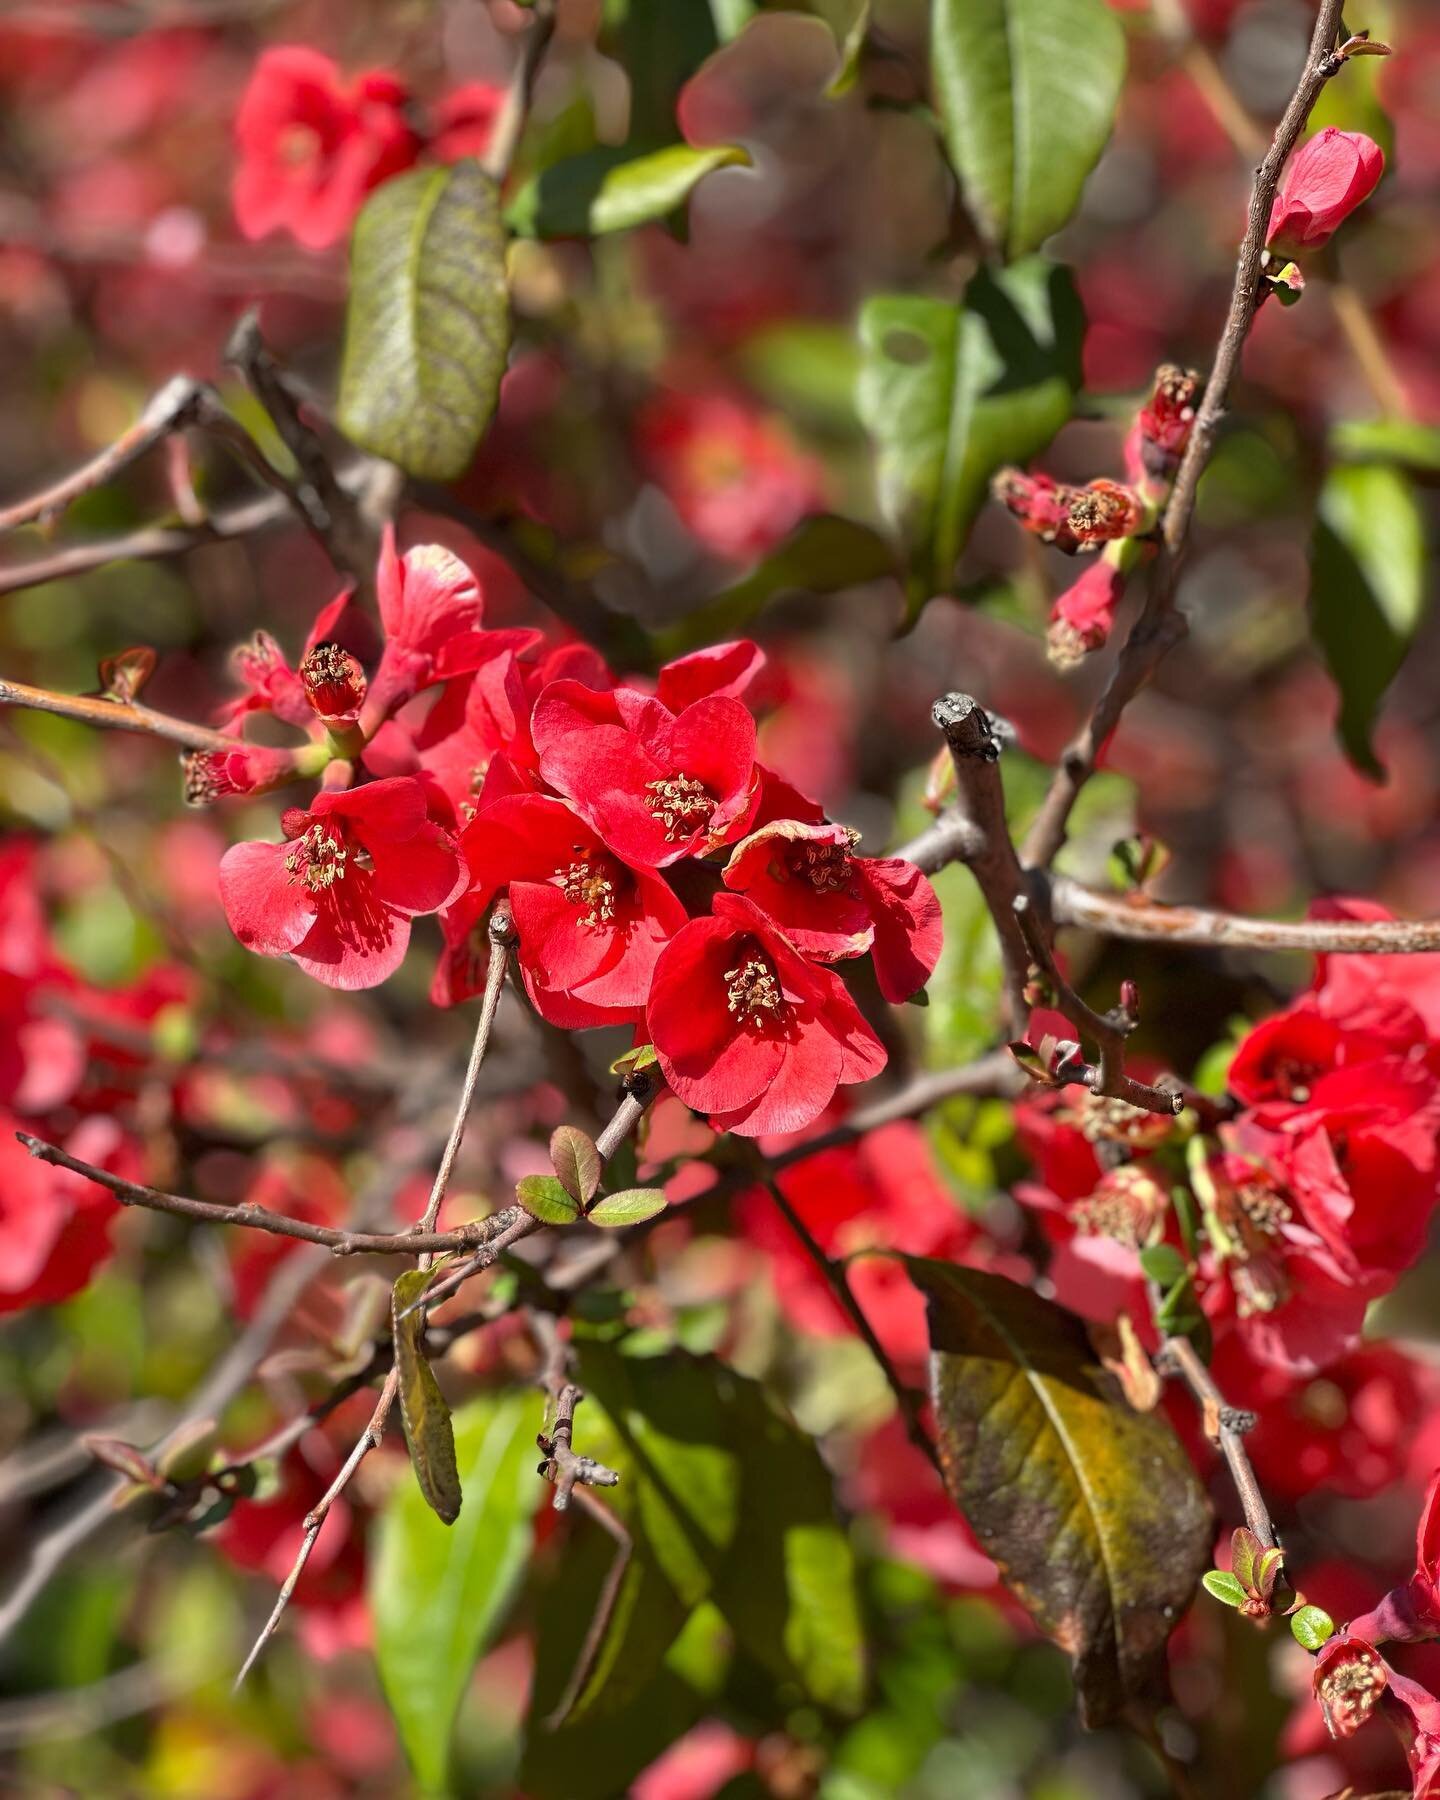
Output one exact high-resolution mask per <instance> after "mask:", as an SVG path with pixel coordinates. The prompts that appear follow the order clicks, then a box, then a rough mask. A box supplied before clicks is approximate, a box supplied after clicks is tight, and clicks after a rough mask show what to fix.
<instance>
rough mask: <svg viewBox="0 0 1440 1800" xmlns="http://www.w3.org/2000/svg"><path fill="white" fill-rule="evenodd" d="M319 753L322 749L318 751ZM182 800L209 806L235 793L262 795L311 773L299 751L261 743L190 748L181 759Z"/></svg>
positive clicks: (316, 771) (192, 804) (189, 803)
mask: <svg viewBox="0 0 1440 1800" xmlns="http://www.w3.org/2000/svg"><path fill="white" fill-rule="evenodd" d="M322 754H323V752H322ZM182 762H183V766H184V771H185V800H186V803H187V805H190V806H209V805H210V804H211V803H212V802H214V801H216V800H226V799H230V798H232V797H233V796H234V795H236V794H264V793H268V792H270V790H271V789H273V788H278V787H284V786H285V784H286V783H287V782H291V781H298V780H299V779H300V777H301V776H302V775H305V774H315V773H318V770H315V769H312V768H308V767H307V766H306V764H305V761H304V758H303V754H302V753H301V752H298V751H295V750H271V749H267V748H266V747H265V746H264V745H262V744H237V745H236V746H235V748H234V749H233V750H192V751H191V752H190V753H189V754H188V755H187V756H185V757H184V758H183V759H182Z"/></svg>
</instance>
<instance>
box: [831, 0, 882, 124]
mask: <svg viewBox="0 0 1440 1800" xmlns="http://www.w3.org/2000/svg"><path fill="white" fill-rule="evenodd" d="M852 4H853V5H854V12H853V14H852V16H851V18H850V22H849V24H848V25H847V26H846V27H845V30H844V32H843V34H842V33H841V32H840V31H839V27H838V22H837V26H836V31H837V36H838V38H839V44H840V67H839V68H838V69H837V70H836V71H835V73H834V75H832V76H831V78H830V84H829V86H828V87H827V88H826V89H825V92H826V93H827V94H828V95H829V97H830V98H831V99H832V100H838V99H839V98H840V96H841V95H842V94H848V93H849V92H850V90H851V88H853V87H854V85H855V83H856V82H857V81H858V80H859V79H860V54H861V52H862V51H863V50H864V48H865V37H866V33H867V32H868V31H869V30H870V10H871V0H852Z"/></svg>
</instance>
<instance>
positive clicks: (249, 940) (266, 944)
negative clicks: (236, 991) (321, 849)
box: [220, 843, 315, 956]
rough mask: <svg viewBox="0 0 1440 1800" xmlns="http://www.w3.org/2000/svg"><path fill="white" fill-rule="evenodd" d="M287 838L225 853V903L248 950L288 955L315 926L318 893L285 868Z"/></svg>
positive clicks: (239, 846)
mask: <svg viewBox="0 0 1440 1800" xmlns="http://www.w3.org/2000/svg"><path fill="white" fill-rule="evenodd" d="M287 848H288V847H287V846H286V845H285V844H256V843H250V844H235V845H234V846H232V848H231V849H229V850H227V851H226V852H225V854H224V856H223V857H222V858H221V859H220V904H221V905H222V906H223V907H224V908H225V917H226V919H228V920H229V923H230V929H231V930H232V931H233V932H234V933H235V935H236V937H237V938H239V940H240V942H241V943H242V944H243V945H244V946H245V948H246V949H247V950H254V951H256V952H257V953H258V954H259V955H261V956H284V955H286V954H287V952H289V951H291V950H293V949H294V948H295V946H296V945H297V944H298V943H299V942H300V940H301V939H302V938H303V937H304V936H305V934H306V932H307V931H309V929H310V927H311V925H312V924H313V922H314V919H315V899H314V896H313V895H312V894H311V892H310V890H309V888H307V887H306V886H305V884H304V882H303V881H292V880H291V879H290V876H289V874H288V873H287V871H286V868H285V856H286V852H287Z"/></svg>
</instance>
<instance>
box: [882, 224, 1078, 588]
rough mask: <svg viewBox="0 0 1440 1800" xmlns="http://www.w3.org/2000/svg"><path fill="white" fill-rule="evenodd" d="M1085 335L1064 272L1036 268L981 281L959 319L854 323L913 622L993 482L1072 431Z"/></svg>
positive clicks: (904, 301) (942, 309) (972, 286)
mask: <svg viewBox="0 0 1440 1800" xmlns="http://www.w3.org/2000/svg"><path fill="white" fill-rule="evenodd" d="M1082 329H1083V320H1082V315H1081V312H1080V304H1079V301H1078V299H1077V298H1076V295H1075V290H1074V286H1073V284H1072V282H1071V279H1070V276H1069V272H1068V271H1067V270H1064V269H1061V268H1058V267H1056V266H1055V265H1053V264H1051V263H1047V262H1045V261H1043V260H1042V259H1040V258H1038V257H1037V258H1034V259H1032V260H1030V261H1028V262H1024V263H1020V264H1017V265H1016V266H1015V267H1014V268H1013V269H1008V270H1003V271H1000V272H999V273H992V272H991V271H989V270H987V269H981V270H980V271H979V272H978V273H977V274H976V275H975V276H974V277H973V278H972V279H971V281H970V283H969V285H968V286H967V288H966V289H965V294H964V297H963V299H962V301H961V303H960V304H959V305H958V306H957V305H953V304H951V303H950V302H949V301H945V300H934V299H928V298H926V297H924V296H921V295H913V294H880V295H877V296H876V297H875V298H874V299H872V300H870V301H868V302H867V303H866V305H865V306H864V307H863V308H862V309H861V313H860V345H861V369H860V378H859V385H858V387H857V390H856V400H857V404H858V407H859V410H860V416H861V418H862V419H863V421H864V422H865V425H866V426H867V428H868V429H869V431H870V433H871V436H872V437H873V438H874V440H875V444H876V449H877V479H878V483H879V491H880V503H881V506H882V508H883V510H884V512H885V516H886V517H887V519H888V520H889V521H890V523H891V524H892V525H893V526H894V527H895V529H896V530H897V531H898V532H899V533H900V535H901V537H902V538H903V539H904V540H905V542H906V544H907V546H908V549H909V554H910V561H911V563H912V566H913V580H912V594H911V613H912V616H913V614H914V613H915V612H916V611H917V610H918V608H919V607H920V606H922V605H923V604H924V602H925V601H926V600H927V599H928V598H929V597H930V595H931V594H933V593H943V592H945V591H947V590H948V589H949V588H950V586H951V584H952V582H953V579H954V574H955V565H956V563H957V562H958V560H959V557H960V552H961V551H962V550H963V549H964V547H965V540H966V538H967V537H968V536H969V533H970V527H971V526H972V525H973V524H974V521H975V516H976V514H977V513H978V512H979V510H980V507H981V506H982V505H983V503H984V501H985V497H986V493H987V490H988V485H989V481H990V477H991V476H992V475H993V474H994V473H995V471H996V470H997V469H998V468H1000V467H1001V466H1002V465H1003V464H1005V463H1011V462H1018V463H1024V462H1028V461H1029V460H1030V459H1031V458H1032V457H1034V456H1036V455H1038V454H1039V452H1040V451H1041V450H1043V449H1044V448H1045V446H1046V445H1047V444H1048V443H1049V442H1050V439H1051V438H1052V437H1053V436H1054V435H1055V433H1056V432H1057V431H1058V430H1059V429H1060V427H1061V426H1062V425H1063V424H1064V423H1065V421H1066V419H1068V418H1069V416H1070V409H1071V406H1072V403H1073V400H1074V394H1075V390H1076V388H1077V387H1078V385H1079V378H1080V377H1079V364H1078V356H1079V345H1080V338H1081V334H1082Z"/></svg>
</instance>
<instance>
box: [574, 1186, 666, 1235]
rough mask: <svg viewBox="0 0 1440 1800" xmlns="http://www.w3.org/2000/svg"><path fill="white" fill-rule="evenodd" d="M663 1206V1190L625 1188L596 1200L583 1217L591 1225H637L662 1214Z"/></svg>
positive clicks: (664, 1203) (664, 1204)
mask: <svg viewBox="0 0 1440 1800" xmlns="http://www.w3.org/2000/svg"><path fill="white" fill-rule="evenodd" d="M665 1206H666V1200H665V1190H664V1188H626V1189H625V1191H624V1192H623V1193H619V1194H606V1195H605V1197H604V1198H603V1199H601V1200H597V1201H596V1202H595V1204H594V1205H593V1206H592V1207H591V1208H590V1210H589V1212H587V1213H586V1215H585V1217H586V1218H587V1219H589V1221H590V1223H591V1224H592V1225H608V1226H616V1225H639V1224H640V1223H641V1222H642V1220H645V1219H653V1218H654V1217H655V1215H656V1213H661V1212H664V1210H665Z"/></svg>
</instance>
